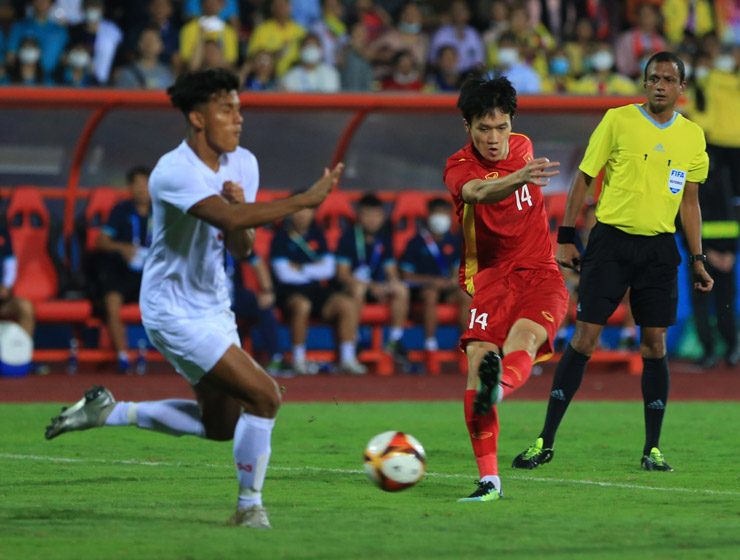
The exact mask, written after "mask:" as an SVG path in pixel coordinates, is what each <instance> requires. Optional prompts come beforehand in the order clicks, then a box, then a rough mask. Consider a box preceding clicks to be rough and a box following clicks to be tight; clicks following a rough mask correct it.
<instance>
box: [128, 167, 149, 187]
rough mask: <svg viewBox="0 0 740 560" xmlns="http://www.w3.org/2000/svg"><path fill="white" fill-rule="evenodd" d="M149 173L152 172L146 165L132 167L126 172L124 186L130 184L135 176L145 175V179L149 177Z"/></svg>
mask: <svg viewBox="0 0 740 560" xmlns="http://www.w3.org/2000/svg"><path fill="white" fill-rule="evenodd" d="M151 173H152V170H151V169H149V168H148V167H147V166H146V165H135V166H134V167H132V168H131V169H129V170H128V171H126V184H127V185H130V184H132V183H133V182H134V179H136V176H137V175H146V176H147V177H149V175H151Z"/></svg>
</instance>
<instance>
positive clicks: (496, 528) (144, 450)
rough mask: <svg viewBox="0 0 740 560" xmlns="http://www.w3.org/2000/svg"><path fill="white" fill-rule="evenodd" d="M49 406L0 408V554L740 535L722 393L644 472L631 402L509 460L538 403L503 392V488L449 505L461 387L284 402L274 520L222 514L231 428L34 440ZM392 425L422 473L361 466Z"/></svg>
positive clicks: (227, 503)
mask: <svg viewBox="0 0 740 560" xmlns="http://www.w3.org/2000/svg"><path fill="white" fill-rule="evenodd" d="M58 410H59V407H58V406H56V405H51V404H33V405H21V404H17V405H2V406H0V426H3V429H2V431H0V504H1V506H0V559H2V560H6V559H12V560H16V559H19V560H31V559H36V558H39V559H44V560H56V559H59V560H62V559H67V558H69V559H76V560H79V559H88V558H89V559H101V560H105V559H110V558H126V559H149V558H151V559H158V560H161V559H169V558H172V559H198V560H200V559H212V558H213V559H215V558H224V559H236V558H244V559H247V560H254V559H262V558H265V559H281V558H286V559H309V558H314V559H321V560H327V559H335V558H337V559H339V558H341V559H344V558H347V559H359V558H368V559H381V558H399V559H405V560H406V559H411V558H420V559H421V558H423V559H433V558H451V559H452V558H455V559H456V558H476V559H488V558H514V559H518V558H521V559H524V558H527V559H529V558H548V559H559V558H599V559H601V558H638V557H642V558H656V559H657V558H731V557H737V554H738V551H740V485H738V469H737V447H738V439H737V426H738V425H740V407H739V406H738V404H735V403H683V402H681V403H672V404H671V406H670V407H669V409H668V413H667V416H666V422H665V426H664V433H663V445H662V446H661V448H662V451H663V452H664V454H665V456H666V459H667V460H668V462H669V463H670V464H671V465H672V466H674V468H675V469H676V471H675V472H673V473H648V472H645V471H641V470H640V457H641V453H642V443H643V426H642V404H641V403H638V402H627V403H613V402H599V403H585V402H578V401H576V402H574V403H573V405H572V407H571V410H570V411H569V413H568V415H567V416H566V418H565V420H564V421H563V425H562V427H561V433H560V436H559V439H558V442H557V444H556V446H555V458H554V459H553V461H552V462H551V463H550V464H547V465H545V466H543V467H541V468H539V469H537V470H535V471H529V472H528V471H514V470H512V469H511V468H510V465H511V460H512V459H513V457H514V456H515V455H516V454H518V453H519V452H521V451H523V450H524V449H525V448H526V447H527V446H528V445H529V444H530V443H532V441H533V440H534V438H535V437H536V436H537V433H538V431H539V429H540V427H541V421H542V418H543V415H544V411H545V403H532V402H511V403H504V404H503V405H501V406H500V410H499V416H500V419H501V436H500V442H499V460H500V463H501V476H502V479H503V490H504V499H503V500H499V501H496V502H489V503H462V504H458V503H456V502H455V500H456V499H457V498H460V497H463V496H465V495H467V494H469V493H470V492H472V491H473V490H474V489H475V487H474V484H473V482H474V479H475V478H476V475H477V471H476V468H475V462H474V459H473V455H472V450H471V448H470V443H469V440H468V435H467V431H466V429H465V425H464V422H463V418H462V404H461V403H455V402H444V403H373V404H352V403H347V404H344V403H323V404H286V405H284V406H283V408H282V410H281V411H280V415H279V419H278V423H277V426H276V429H275V433H274V437H273V454H272V462H271V466H272V467H273V468H271V470H270V471H269V472H268V477H267V482H266V485H265V488H264V499H265V505H266V506H267V508H268V510H269V512H270V520H271V522H272V525H273V529H272V530H269V531H260V530H254V529H245V528H232V527H226V526H224V523H225V521H226V520H227V519H228V518H229V517H230V515H231V514H232V513H233V509H234V506H235V498H236V496H235V494H236V481H235V474H234V467H233V463H232V459H231V444H230V443H215V442H208V441H202V440H198V439H195V438H192V437H182V438H174V437H171V436H165V435H162V434H157V433H152V432H147V431H144V430H139V429H136V428H104V429H96V430H90V431H87V432H77V433H70V434H65V435H62V436H60V437H58V438H57V439H55V440H53V441H51V442H47V441H45V440H44V439H43V432H44V426H45V425H46V423H47V421H48V419H49V417H51V416H52V415H53V414H55V413H56V412H58ZM390 429H398V430H404V431H408V432H409V433H411V434H413V435H414V436H416V437H417V438H418V439H419V440H420V441H421V442H422V444H423V445H424V446H425V448H426V450H427V456H428V462H427V471H428V474H427V476H426V477H425V478H424V479H423V480H422V481H421V482H420V483H419V484H418V485H417V486H416V487H414V488H411V489H409V490H406V491H404V492H401V493H396V494H389V493H385V492H382V491H380V490H379V489H377V488H375V487H374V486H373V485H372V484H371V483H370V482H369V481H368V480H367V479H366V477H365V475H364V474H363V473H361V472H359V471H360V470H361V469H362V451H363V448H364V445H365V443H366V442H367V441H368V440H369V439H370V438H371V437H372V436H374V435H376V434H377V433H379V432H382V431H385V430H390ZM20 456H27V457H25V458H23V457H20ZM39 457H45V458H68V459H74V460H75V461H74V462H62V461H58V460H49V459H39ZM123 461H129V462H123ZM142 462H150V463H156V464H153V465H147V464H142ZM588 481H591V482H603V483H606V484H608V486H600V485H597V484H588V483H587V482H588ZM656 489H662V490H656Z"/></svg>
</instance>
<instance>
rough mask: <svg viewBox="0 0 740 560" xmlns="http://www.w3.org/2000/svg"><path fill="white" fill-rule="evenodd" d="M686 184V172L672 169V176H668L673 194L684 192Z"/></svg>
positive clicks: (669, 186)
mask: <svg viewBox="0 0 740 560" xmlns="http://www.w3.org/2000/svg"><path fill="white" fill-rule="evenodd" d="M685 184H686V172H685V171H681V170H680V169H671V173H670V175H668V188H669V189H670V191H671V194H678V193H680V192H681V191H682V190H683V187H684V185H685Z"/></svg>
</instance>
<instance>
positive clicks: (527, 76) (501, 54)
mask: <svg viewBox="0 0 740 560" xmlns="http://www.w3.org/2000/svg"><path fill="white" fill-rule="evenodd" d="M496 57H497V64H496V67H495V70H494V72H493V74H494V75H495V76H496V77H498V76H506V78H507V79H508V80H509V81H510V82H511V84H512V85H513V86H514V89H515V90H516V92H517V93H518V94H520V95H521V94H537V93H540V92H541V91H542V83H541V80H540V76H539V74H537V72H535V70H534V68H532V66H530V65H529V63H528V62H526V61H525V60H522V57H521V54H520V51H519V46H518V45H517V41H516V36H515V35H514V34H513V33H511V32H507V33H504V34H503V35H501V38H500V39H499V42H498V49H497V51H496Z"/></svg>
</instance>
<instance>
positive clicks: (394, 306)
mask: <svg viewBox="0 0 740 560" xmlns="http://www.w3.org/2000/svg"><path fill="white" fill-rule="evenodd" d="M384 224H385V212H384V210H383V202H382V201H381V200H380V199H379V198H378V197H377V196H375V195H374V194H366V195H364V196H363V197H362V198H361V199H360V201H359V203H358V206H357V223H356V224H355V225H354V226H353V227H351V228H349V229H347V230H346V231H345V232H344V233H343V234H342V237H341V238H340V239H339V245H338V246H337V280H338V281H339V283H340V284H341V285H342V287H343V288H344V289H345V290H346V291H347V292H349V293H351V294H352V295H353V296H354V298H355V302H356V304H357V309H358V311H359V310H361V309H362V306H363V305H364V304H365V302H371V303H372V302H378V303H386V304H388V305H389V307H390V315H391V321H390V323H391V324H390V330H389V333H388V343H387V345H386V350H387V351H388V352H389V353H390V354H392V355H393V357H394V359H395V360H396V362H397V363H398V364H399V365H401V366H402V367H404V368H405V367H409V366H410V364H409V362H408V359H407V357H406V350H405V348H404V346H403V343H402V341H401V339H402V337H403V328H404V323H405V322H406V320H407V319H408V316H409V289H408V286H406V284H404V283H403V281H402V280H401V278H400V277H399V273H398V268H397V266H396V261H395V259H394V258H393V246H392V244H391V237H390V235H388V234H386V233H384V232H383V225H384Z"/></svg>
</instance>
